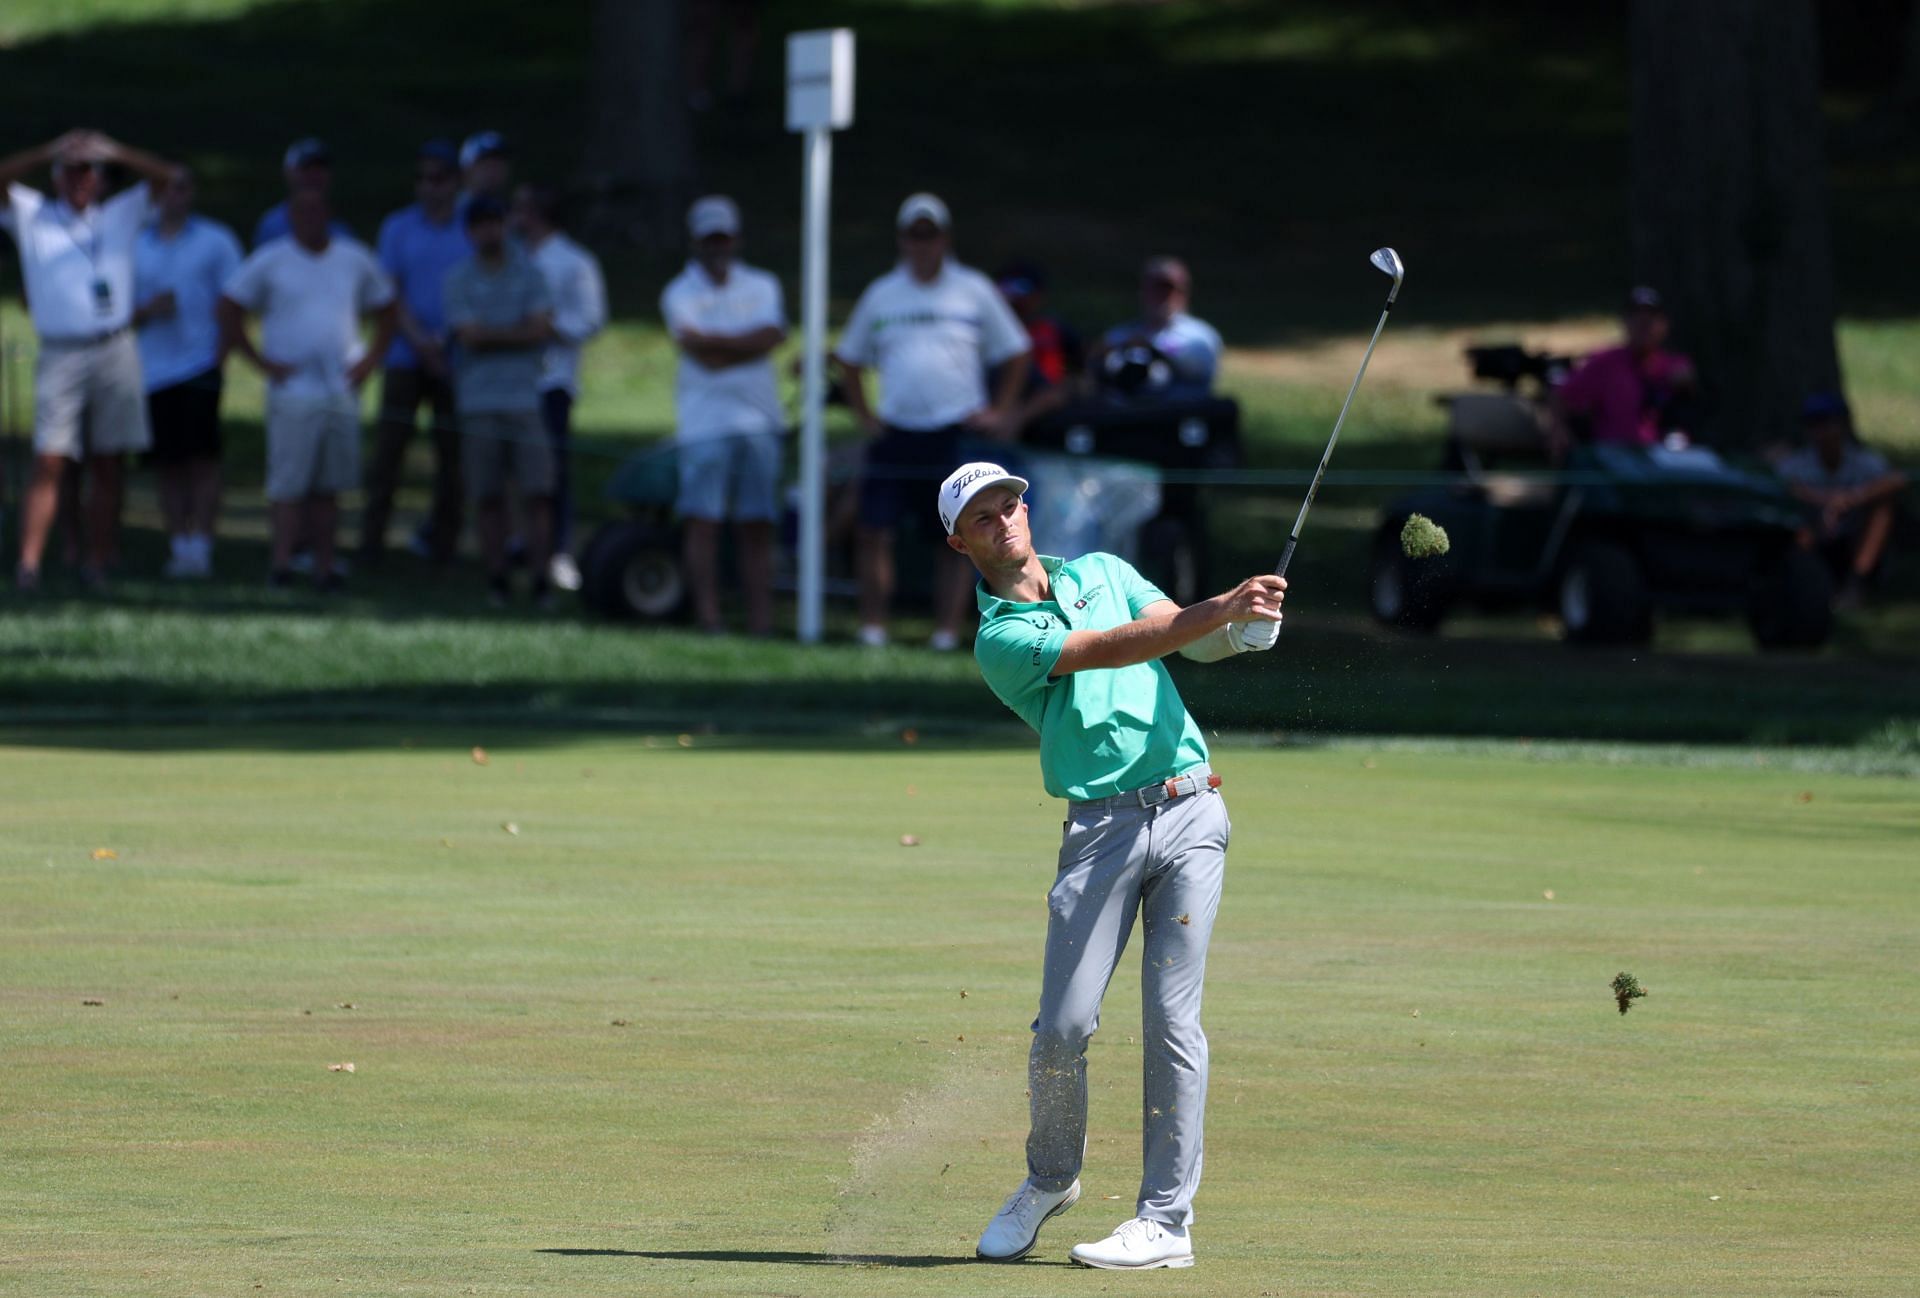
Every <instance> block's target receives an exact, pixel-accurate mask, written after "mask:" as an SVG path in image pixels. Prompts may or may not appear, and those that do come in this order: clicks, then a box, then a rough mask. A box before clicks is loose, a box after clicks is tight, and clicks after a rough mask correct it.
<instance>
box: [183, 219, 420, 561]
mask: <svg viewBox="0 0 1920 1298" xmlns="http://www.w3.org/2000/svg"><path fill="white" fill-rule="evenodd" d="M287 216H288V219H289V222H290V223H291V226H292V230H293V232H292V234H291V235H289V236H288V237H287V238H284V239H275V240H273V241H272V242H270V243H268V244H266V245H265V246H264V247H262V248H259V249H257V250H256V251H255V252H254V253H253V255H252V256H250V257H248V258H247V259H246V260H245V261H244V262H242V263H241V264H240V269H239V270H237V271H235V272H234V273H233V278H231V279H229V280H228V281H227V284H226V287H225V289H224V290H222V292H221V296H220V327H221V332H222V337H223V339H224V341H225V345H226V347H227V348H228V349H229V350H232V351H237V352H239V353H240V355H242V356H244V357H245V358H246V359H247V360H248V361H250V362H252V364H253V365H254V366H256V367H257V368H258V369H259V370H260V372H261V373H263V374H265V375H266V376H267V382H268V388H267V502H268V504H269V506H270V508H271V512H272V517H273V558H272V567H271V570H270V572H269V574H268V578H267V580H268V583H269V584H270V585H273V586H276V587H280V586H288V585H291V584H292V582H293V574H292V561H293V547H294V542H295V541H297V540H304V541H305V542H306V543H307V544H308V545H309V546H311V547H312V550H313V572H314V580H315V582H316V584H317V585H318V586H319V588H320V590H321V591H323V592H331V591H336V590H339V589H341V588H342V587H343V586H344V585H345V582H344V581H343V580H342V579H341V576H340V574H339V573H338V572H337V571H336V570H335V568H334V563H333V556H334V542H335V535H334V532H335V527H336V525H337V523H338V521H339V494H340V493H341V492H342V491H346V490H348V489H350V488H351V487H353V486H354V485H355V484H356V483H357V482H358V481H359V479H360V403H359V397H358V394H359V390H360V385H361V384H362V383H365V382H366V380H367V376H368V375H369V374H371V373H373V371H374V367H375V366H377V365H378V364H379V363H380V358H381V357H382V356H384V355H386V351H387V345H388V343H390V342H391V341H392V340H393V330H394V309H393V299H394V292H393V281H392V280H390V279H388V278H387V274H386V272H385V271H383V270H381V269H380V263H379V262H378V261H376V260H375V259H374V255H373V252H372V251H371V250H370V249H369V248H368V247H367V246H366V245H365V244H363V243H359V242H357V241H356V240H353V239H342V238H339V237H338V236H336V235H334V234H333V232H332V231H331V230H330V229H329V228H328V227H329V217H330V214H329V212H328V210H327V200H326V198H325V196H323V195H321V194H319V193H316V192H313V191H306V192H302V193H299V194H296V195H294V196H293V198H292V199H291V200H290V202H289V204H288V210H287ZM248 312H253V313H255V314H257V315H259V316H260V346H259V347H258V348H256V347H255V346H254V343H253V339H252V338H250V337H249V336H248V334H247V327H246V316H247V313H248ZM363 315H370V316H372V317H373V319H374V331H373V340H372V342H371V343H370V344H368V345H364V346H363V345H362V343H361V341H360V317H361V316H363Z"/></svg>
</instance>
